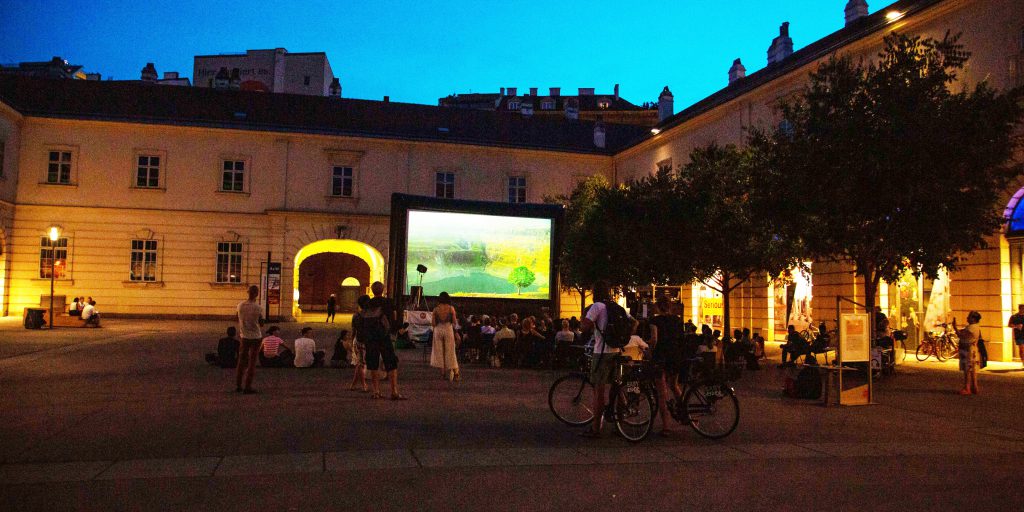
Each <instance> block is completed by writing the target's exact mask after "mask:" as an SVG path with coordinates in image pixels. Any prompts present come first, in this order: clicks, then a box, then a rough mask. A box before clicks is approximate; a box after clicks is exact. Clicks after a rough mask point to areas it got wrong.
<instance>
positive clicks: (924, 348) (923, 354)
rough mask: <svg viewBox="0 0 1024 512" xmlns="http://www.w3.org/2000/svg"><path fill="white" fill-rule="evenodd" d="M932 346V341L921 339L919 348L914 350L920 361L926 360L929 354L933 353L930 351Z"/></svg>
mask: <svg viewBox="0 0 1024 512" xmlns="http://www.w3.org/2000/svg"><path fill="white" fill-rule="evenodd" d="M931 346H932V343H931V342H930V341H928V340H921V342H920V343H918V344H917V350H916V351H914V357H916V358H917V360H918V361H922V362H923V361H925V360H926V359H928V356H930V355H931V354H930V353H929V351H930V347H931Z"/></svg>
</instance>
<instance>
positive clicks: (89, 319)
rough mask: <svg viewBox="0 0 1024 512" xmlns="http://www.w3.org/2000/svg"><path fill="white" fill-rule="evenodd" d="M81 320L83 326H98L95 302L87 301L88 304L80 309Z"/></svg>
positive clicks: (98, 320)
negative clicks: (83, 322) (83, 323)
mask: <svg viewBox="0 0 1024 512" xmlns="http://www.w3.org/2000/svg"><path fill="white" fill-rule="evenodd" d="M82 320H84V321H85V325H87V326H92V327H99V326H100V312H99V311H97V310H96V301H94V300H92V298H90V299H89V303H88V304H86V305H85V307H84V308H82Z"/></svg>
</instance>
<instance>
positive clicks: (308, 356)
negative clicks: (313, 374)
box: [295, 327, 324, 368]
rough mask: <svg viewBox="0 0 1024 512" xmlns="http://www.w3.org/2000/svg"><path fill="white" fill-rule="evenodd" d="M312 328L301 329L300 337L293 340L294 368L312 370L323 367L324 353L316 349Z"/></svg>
mask: <svg viewBox="0 0 1024 512" xmlns="http://www.w3.org/2000/svg"><path fill="white" fill-rule="evenodd" d="M312 336H313V328H312V327H303V328H302V334H301V337H299V338H296V339H295V367H296V368H313V367H320V366H323V365H324V351H323V350H317V349H316V341H314V340H313V338H312Z"/></svg>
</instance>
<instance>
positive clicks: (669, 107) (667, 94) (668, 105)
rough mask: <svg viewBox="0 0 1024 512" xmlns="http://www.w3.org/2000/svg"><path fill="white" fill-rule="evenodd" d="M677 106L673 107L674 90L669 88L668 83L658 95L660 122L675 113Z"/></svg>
mask: <svg viewBox="0 0 1024 512" xmlns="http://www.w3.org/2000/svg"><path fill="white" fill-rule="evenodd" d="M675 113H676V111H675V107H673V96H672V91H670V90H668V86H667V85H666V86H665V88H664V89H662V90H661V94H659V95H658V122H659V123H660V122H662V121H664V120H666V119H668V118H670V117H672V114H675Z"/></svg>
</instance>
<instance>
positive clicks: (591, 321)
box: [580, 281, 635, 437]
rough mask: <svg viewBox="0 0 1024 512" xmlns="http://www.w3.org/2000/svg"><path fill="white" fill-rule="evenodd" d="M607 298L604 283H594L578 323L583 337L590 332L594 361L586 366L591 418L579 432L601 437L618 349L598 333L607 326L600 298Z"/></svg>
mask: <svg viewBox="0 0 1024 512" xmlns="http://www.w3.org/2000/svg"><path fill="white" fill-rule="evenodd" d="M609 300H611V289H610V288H609V286H608V283H606V282H604V281H598V282H596V283H594V303H593V304H591V306H590V309H588V310H587V315H586V316H585V317H584V318H583V325H582V327H583V336H584V338H587V337H589V336H590V335H591V334H593V336H594V361H593V364H592V365H591V369H590V382H591V383H593V384H594V401H593V407H594V408H593V411H594V421H592V422H591V423H590V428H589V429H587V430H585V431H584V432H582V433H581V434H580V435H582V436H584V437H601V426H602V423H603V420H604V401H605V395H606V394H607V391H608V390H607V387H608V384H609V383H611V381H612V374H613V373H614V371H615V364H616V361H615V358H616V356H617V355H618V353H619V352H620V350H619V349H617V348H614V347H609V346H607V345H605V344H604V336H603V335H602V334H601V333H602V332H604V331H605V329H607V328H608V308H607V306H605V304H604V302H603V301H609ZM634 322H635V320H634ZM634 327H635V324H634Z"/></svg>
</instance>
